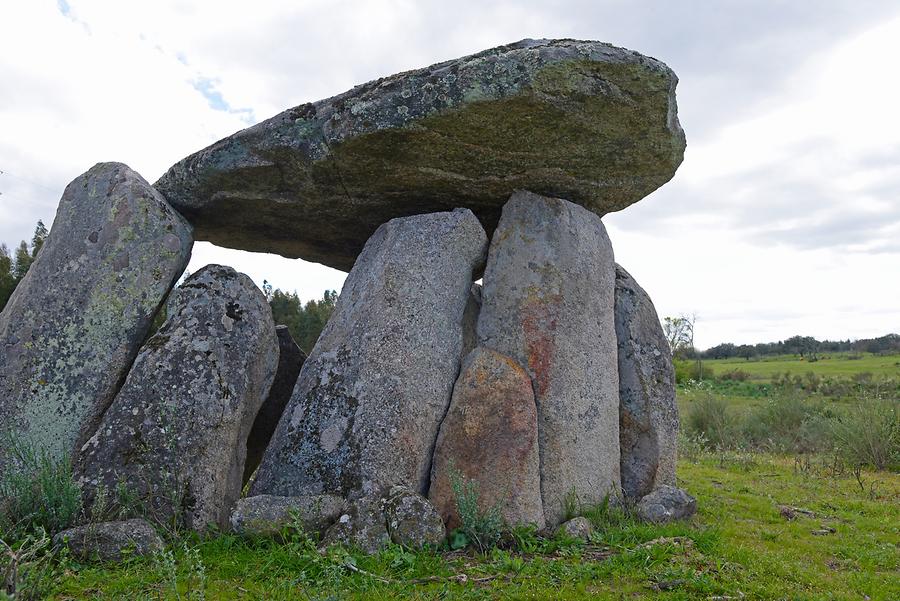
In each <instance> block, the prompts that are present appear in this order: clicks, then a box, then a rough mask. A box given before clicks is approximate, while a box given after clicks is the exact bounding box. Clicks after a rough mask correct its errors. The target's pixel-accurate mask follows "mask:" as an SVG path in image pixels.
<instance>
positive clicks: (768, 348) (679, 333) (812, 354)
mask: <svg viewBox="0 0 900 601" xmlns="http://www.w3.org/2000/svg"><path fill="white" fill-rule="evenodd" d="M696 322H697V316H696V315H679V316H678V317H666V318H664V319H663V322H662V326H663V332H664V333H665V335H666V340H667V341H668V343H669V349H670V350H671V351H672V355H673V356H674V357H676V358H679V359H732V358H735V357H740V358H743V359H747V360H749V359H752V358H753V357H771V356H775V355H799V356H800V357H804V358H808V359H812V360H815V359H817V358H818V355H819V354H821V353H841V352H856V353H875V354H894V353H900V335H898V334H887V335H885V336H880V337H878V338H861V339H859V340H850V339H849V338H848V339H847V340H817V339H815V338H813V337H812V336H791V337H790V338H788V339H786V340H779V341H778V342H760V343H758V344H733V343H731V342H723V343H722V344H717V345H716V346H714V347H711V348H708V349H706V350H705V351H701V350H697V349H696V348H695V347H694V327H695V325H696Z"/></svg>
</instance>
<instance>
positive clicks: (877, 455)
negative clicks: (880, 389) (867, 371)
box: [830, 398, 900, 470]
mask: <svg viewBox="0 0 900 601" xmlns="http://www.w3.org/2000/svg"><path fill="white" fill-rule="evenodd" d="M830 435H831V441H832V443H833V445H834V450H835V451H836V452H837V453H838V454H839V455H841V456H842V457H843V458H844V459H845V460H846V461H848V462H849V463H851V464H852V465H869V466H872V467H874V468H875V469H879V470H883V469H894V470H896V469H900V411H898V408H897V402H896V401H895V400H890V399H873V398H861V399H859V403H858V404H857V405H855V406H854V407H852V408H849V409H848V410H846V411H844V412H843V413H842V414H841V415H839V416H838V417H837V418H836V419H833V420H830Z"/></svg>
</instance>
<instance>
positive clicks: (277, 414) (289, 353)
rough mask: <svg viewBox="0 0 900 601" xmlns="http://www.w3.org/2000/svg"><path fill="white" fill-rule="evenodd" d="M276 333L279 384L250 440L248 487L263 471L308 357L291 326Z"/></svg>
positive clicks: (261, 411) (271, 391)
mask: <svg viewBox="0 0 900 601" xmlns="http://www.w3.org/2000/svg"><path fill="white" fill-rule="evenodd" d="M275 333H276V334H277V335H278V349H279V353H278V371H276V372H275V381H274V382H272V387H271V388H270V389H269V396H267V397H266V400H265V402H263V405H262V407H261V408H260V409H259V413H257V414H256V419H255V420H254V421H253V428H252V429H251V430H250V435H249V436H248V437H247V461H246V462H244V479H243V482H244V484H246V483H247V481H248V480H250V476H252V475H253V472H255V471H256V468H258V467H259V463H260V461H262V457H263V453H265V452H266V447H267V446H269V441H270V440H271V439H272V434H274V433H275V428H276V427H277V426H278V420H279V419H281V414H282V413H284V408H285V407H287V404H288V401H290V400H291V394H292V393H293V392H294V385H295V384H296V383H297V376H299V375H300V368H301V367H303V362H304V361H306V353H304V352H303V350H302V349H301V348H300V347H299V346H297V343H296V342H294V338H293V337H292V336H291V333H290V332H289V331H288V328H287V326H275Z"/></svg>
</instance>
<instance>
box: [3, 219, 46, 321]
mask: <svg viewBox="0 0 900 601" xmlns="http://www.w3.org/2000/svg"><path fill="white" fill-rule="evenodd" d="M46 239H47V227H46V226H45V225H44V222H43V221H38V222H37V225H36V226H35V228H34V235H33V236H32V237H31V243H30V244H29V243H28V242H26V241H25V240H22V242H20V243H19V246H17V247H16V249H15V251H14V252H12V253H10V252H9V248H8V247H7V246H6V244H0V311H2V310H3V307H5V306H6V303H7V302H8V301H9V297H11V296H12V293H13V290H15V289H16V286H18V285H19V282H21V281H22V278H24V277H25V274H26V273H28V269H29V268H30V267H31V264H32V263H33V262H34V258H35V257H37V254H38V251H40V250H41V247H42V246H43V245H44V241H45V240H46Z"/></svg>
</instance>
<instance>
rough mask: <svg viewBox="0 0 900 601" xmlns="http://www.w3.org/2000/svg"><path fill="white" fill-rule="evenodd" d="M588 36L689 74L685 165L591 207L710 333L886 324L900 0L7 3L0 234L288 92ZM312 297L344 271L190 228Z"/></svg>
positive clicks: (894, 288) (717, 336)
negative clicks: (647, 192)
mask: <svg viewBox="0 0 900 601" xmlns="http://www.w3.org/2000/svg"><path fill="white" fill-rule="evenodd" d="M528 37H533V38H539V37H574V38H581V39H596V40H602V41H607V42H611V43H613V44H616V45H619V46H624V47H627V48H631V49H633V50H637V51H639V52H642V53H644V54H648V55H651V56H654V57H656V58H658V59H661V60H662V61H664V62H666V63H667V64H668V65H669V66H670V67H672V68H673V69H674V70H675V72H676V73H677V74H678V75H679V78H680V83H679V86H678V104H679V114H680V119H681V123H682V126H683V127H684V129H685V132H686V134H687V138H688V148H687V152H686V154H685V161H684V163H683V164H682V166H681V168H680V169H679V171H678V173H677V174H676V176H675V178H674V179H673V180H672V181H671V182H669V183H668V184H667V185H665V186H664V187H662V188H661V189H659V190H658V191H656V192H655V193H653V194H652V195H651V196H649V197H647V198H646V199H644V200H642V201H641V202H639V203H638V204H636V205H633V206H631V207H629V208H627V209H625V210H623V211H620V212H619V213H615V214H611V215H608V216H606V217H605V218H604V223H606V226H607V228H608V230H609V234H610V237H611V239H612V241H613V245H614V247H615V251H616V258H617V260H618V262H619V263H621V264H622V265H624V266H625V267H626V268H627V269H628V270H629V271H630V272H631V273H632V275H634V276H635V278H636V279H637V280H638V281H639V282H640V283H641V284H642V285H643V286H644V288H646V289H647V291H648V292H649V293H650V294H651V296H652V297H653V298H654V300H655V303H656V307H657V310H658V312H659V314H660V316H665V315H677V314H679V313H687V314H696V315H697V317H698V323H697V343H698V346H700V347H708V346H711V345H713V344H716V343H719V342H723V341H732V342H739V343H743V342H762V341H769V340H779V339H784V338H786V337H788V336H791V335H793V334H803V335H812V336H816V337H818V338H825V337H828V338H861V337H869V336H877V335H882V334H885V333H888V332H900V277H898V276H900V77H898V76H897V71H898V67H897V60H898V57H900V4H898V3H897V2H896V0H885V1H874V0H872V1H866V0H847V1H838V0H830V1H829V0H820V1H819V2H816V3H808V2H799V1H793V0H782V1H774V0H772V1H763V0H758V1H751V0H746V1H728V0H708V1H699V0H698V1H683V2H677V1H672V0H656V1H640V0H620V1H619V0H584V1H576V0H573V1H568V2H566V1H549V0H544V1H531V2H529V1H521V0H519V1H515V2H491V1H489V0H477V1H467V0H455V1H454V2H447V1H446V0H441V1H439V2H432V1H426V0H412V1H400V0H395V1H376V0H368V1H340V0H281V1H277V0H273V1H267V0H254V1H253V2H246V1H232V0H215V1H209V2H198V1H190V0H154V1H153V2H147V1H140V2H137V1H135V2H132V1H126V0H118V1H114V0H109V1H98V0H67V1H64V0H59V1H58V2H57V1H56V0H4V1H3V2H2V3H0V171H3V174H0V241H3V242H6V243H7V245H9V246H10V247H12V246H13V245H14V244H16V243H17V242H18V241H19V240H20V239H22V238H29V237H30V236H31V232H32V230H33V229H34V224H35V222H36V221H37V220H38V219H43V220H44V221H45V222H46V223H47V224H48V225H49V223H50V222H51V221H52V219H53V216H54V214H55V211H56V205H57V202H58V201H59V197H60V195H61V193H62V190H63V188H64V187H65V185H66V184H67V183H68V182H69V181H71V180H72V179H74V178H75V177H76V176H78V175H79V174H81V173H82V172H84V171H86V170H87V169H88V168H90V167H91V166H92V165H93V164H95V163H97V162H100V161H121V162H124V163H127V164H128V165H130V166H131V167H132V168H134V169H136V170H137V171H138V172H140V173H141V174H142V175H143V176H144V177H145V178H146V179H147V180H149V181H150V182H153V181H155V180H156V179H157V178H158V177H159V176H160V175H162V173H163V172H164V171H165V170H166V169H167V168H168V167H169V166H170V165H171V164H172V163H174V162H175V161H177V160H178V159H180V158H182V157H183V156H185V155H187V154H190V153H191V152H194V151H196V150H199V149H200V148H203V147H205V146H207V145H208V144H210V143H212V142H214V141H216V140H218V139H220V138H222V137H225V136H227V135H229V134H231V133H233V132H235V131H237V130H239V129H242V128H244V127H247V126H248V125H252V124H253V123H256V122H257V121H260V120H262V119H265V118H268V117H270V116H272V115H274V114H276V113H278V112H280V111H282V110H284V109H286V108H289V107H292V106H295V105H297V104H301V103H304V102H309V101H314V100H317V99H320V98H325V97H328V96H332V95H334V94H337V93H340V92H343V91H345V90H347V89H349V88H350V87H352V86H353V85H355V84H358V83H363V82H365V81H368V80H371V79H374V78H377V77H381V76H385V75H390V74H392V73H395V72H398V71H403V70H406V69H411V68H416V67H422V66H426V65H428V64H431V63H434V62H438V61H442V60H446V59H451V58H456V57H458V56H462V55H466V54H470V53H473V52H476V51H479V50H482V49H485V48H489V47H492V46H497V45H500V44H504V43H508V42H512V41H516V40H519V39H522V38H528ZM211 262H219V263H225V264H229V265H232V266H234V267H236V268H237V269H239V270H241V271H245V272H247V273H248V274H249V275H250V276H251V277H253V278H254V280H256V282H257V283H258V284H261V283H262V281H263V279H268V280H269V281H270V282H272V283H273V284H274V286H276V287H279V288H282V289H285V290H297V291H298V292H299V294H300V295H301V296H302V297H303V298H314V297H319V296H320V295H321V293H322V291H323V290H325V289H326V288H335V289H340V286H341V283H342V282H343V278H344V274H343V273H341V272H338V271H335V270H332V269H328V268H325V267H322V266H320V265H316V264H312V263H305V262H303V261H300V260H287V259H282V258H280V257H275V256H271V255H258V254H249V253H243V252H238V251H232V250H225V249H219V248H215V247H213V246H211V245H209V244H207V243H197V244H196V245H195V248H194V258H193V260H192V262H191V265H190V267H189V269H190V270H191V271H194V270H196V269H198V268H199V267H202V266H203V265H205V264H207V263H211Z"/></svg>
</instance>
